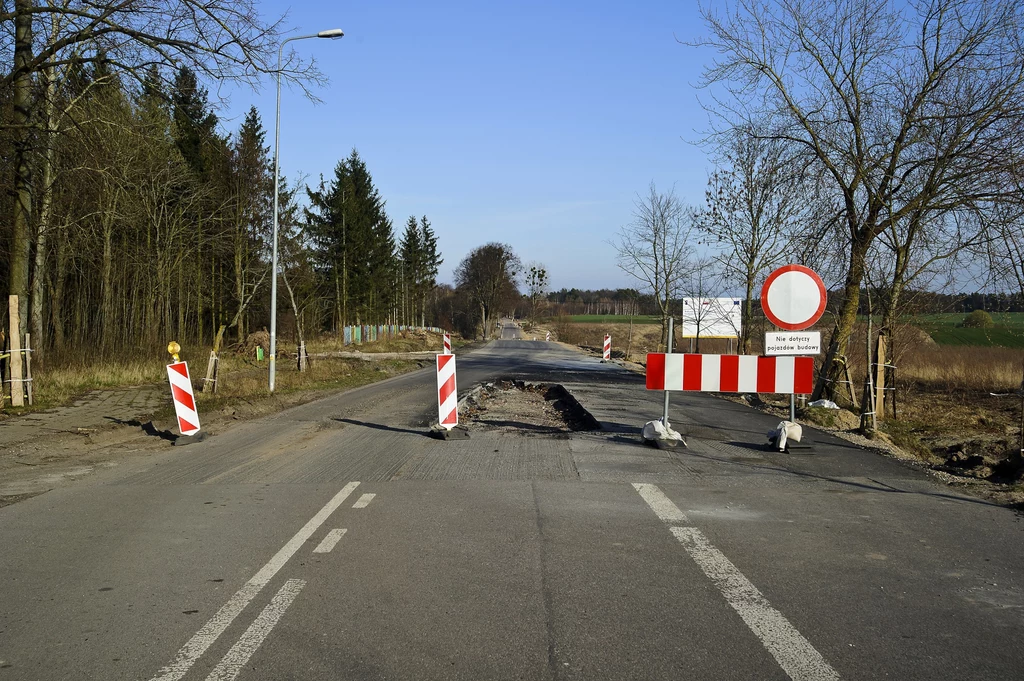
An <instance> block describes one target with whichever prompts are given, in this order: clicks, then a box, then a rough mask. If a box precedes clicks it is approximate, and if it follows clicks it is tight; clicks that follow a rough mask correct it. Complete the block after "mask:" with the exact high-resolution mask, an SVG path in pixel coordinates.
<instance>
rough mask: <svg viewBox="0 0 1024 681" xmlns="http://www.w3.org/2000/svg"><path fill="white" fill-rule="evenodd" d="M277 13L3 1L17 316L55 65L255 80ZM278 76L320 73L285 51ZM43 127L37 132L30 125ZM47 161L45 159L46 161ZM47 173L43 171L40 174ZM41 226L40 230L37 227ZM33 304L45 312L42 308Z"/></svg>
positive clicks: (276, 27) (157, 0)
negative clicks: (185, 70) (158, 69)
mask: <svg viewBox="0 0 1024 681" xmlns="http://www.w3.org/2000/svg"><path fill="white" fill-rule="evenodd" d="M282 22H283V17H282V18H280V19H277V20H275V21H271V22H266V21H264V20H263V19H262V17H261V16H260V12H259V9H258V3H257V0H154V1H153V2H138V1H137V0H111V1H109V2H93V1H91V0H39V1H37V0H13V1H12V2H10V3H8V2H3V3H2V4H0V25H2V26H3V30H2V31H0V61H2V62H6V63H8V64H10V68H9V69H0V73H3V75H2V76H0V89H3V90H7V89H10V90H11V92H12V97H11V100H12V105H13V116H12V118H11V120H10V122H9V123H4V124H3V125H5V126H6V127H9V128H10V129H11V130H12V132H13V157H14V158H13V166H14V187H13V192H12V193H13V196H14V201H13V202H12V205H13V213H12V248H11V257H10V277H9V288H10V293H11V294H15V295H18V296H19V297H20V300H19V302H20V304H21V307H22V310H21V319H22V320H23V322H22V323H24V324H26V325H27V324H28V322H29V314H28V310H29V290H30V282H29V271H30V255H31V251H32V245H33V244H32V241H33V229H32V225H33V219H32V209H33V207H34V206H35V205H36V196H37V195H38V194H39V193H40V189H39V182H38V180H37V178H35V177H34V176H33V170H34V168H33V165H34V164H33V162H32V161H33V159H32V157H33V155H34V154H35V153H36V149H35V146H36V145H37V144H38V140H39V139H40V138H42V139H44V140H48V138H49V136H50V134H51V132H52V128H53V126H54V124H55V120H56V117H55V116H54V115H53V113H52V111H50V112H48V111H47V109H46V107H47V105H48V104H47V102H49V101H50V100H49V99H48V98H47V97H45V96H43V97H39V96H36V95H35V92H36V91H37V90H39V89H40V88H39V83H38V82H37V81H38V80H42V81H43V88H42V90H43V91H44V92H45V91H46V90H47V87H48V83H49V82H52V81H53V80H54V77H55V76H54V74H55V72H56V71H64V70H66V69H67V67H69V66H71V65H75V66H77V67H81V66H82V65H85V64H103V65H104V67H105V68H107V69H109V70H110V71H111V72H112V73H116V74H121V75H124V76H127V77H129V78H133V79H135V80H136V81H138V82H143V81H144V80H145V77H146V74H147V73H152V72H153V70H152V68H151V67H153V66H154V65H160V66H163V67H166V68H167V69H177V68H178V67H180V66H183V65H184V66H188V67H190V68H191V69H192V70H193V71H195V72H196V73H199V74H202V75H203V76H205V77H207V78H209V79H213V80H218V81H230V82H236V83H243V84H249V85H252V86H254V87H255V86H258V84H259V79H260V77H261V76H262V75H263V74H268V73H271V72H275V71H276V60H275V57H276V52H277V47H278V45H279V43H280V41H281V38H282ZM282 76H283V77H284V78H285V79H286V80H288V81H290V82H294V83H298V84H299V85H300V86H303V87H304V86H305V84H307V83H317V82H321V81H322V80H323V79H322V76H321V75H320V73H319V71H317V69H316V68H315V66H314V65H313V64H312V63H311V62H310V63H308V64H307V63H302V62H298V61H297V60H294V59H292V58H290V59H289V62H288V66H287V67H286V68H285V69H284V70H283V72H282ZM40 130H41V131H43V133H44V134H43V135H39V134H34V133H37V132H39V131H40ZM45 167H48V165H46V166H44V168H45ZM45 179H46V178H44V180H45ZM42 234H45V231H44V232H42ZM36 311H37V312H38V313H39V314H42V311H41V308H39V307H36Z"/></svg>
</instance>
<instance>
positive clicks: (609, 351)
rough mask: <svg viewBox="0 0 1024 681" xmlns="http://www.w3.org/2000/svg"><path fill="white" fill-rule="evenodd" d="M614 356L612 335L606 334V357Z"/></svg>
mask: <svg viewBox="0 0 1024 681" xmlns="http://www.w3.org/2000/svg"><path fill="white" fill-rule="evenodd" d="M611 358H612V337H611V336H608V335H605V337H604V359H611Z"/></svg>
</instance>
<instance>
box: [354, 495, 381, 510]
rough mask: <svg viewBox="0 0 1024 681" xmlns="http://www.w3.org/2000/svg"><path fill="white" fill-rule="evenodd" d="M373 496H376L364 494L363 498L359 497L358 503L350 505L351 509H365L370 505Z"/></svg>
mask: <svg viewBox="0 0 1024 681" xmlns="http://www.w3.org/2000/svg"><path fill="white" fill-rule="evenodd" d="M375 496H377V495H376V494H369V493H367V494H364V495H363V496H361V497H359V501H357V502H356V503H354V504H352V508H366V507H367V506H369V505H370V502H371V501H373V498H374V497H375Z"/></svg>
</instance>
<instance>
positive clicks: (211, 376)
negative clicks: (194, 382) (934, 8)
mask: <svg viewBox="0 0 1024 681" xmlns="http://www.w3.org/2000/svg"><path fill="white" fill-rule="evenodd" d="M225 328H227V327H226V326H225V325H224V324H221V325H220V329H218V330H217V335H216V337H214V339H213V350H211V351H210V359H209V361H207V363H206V378H204V379H203V392H204V393H213V394H214V395H216V394H217V377H218V375H219V374H220V357H219V356H218V354H217V353H219V352H220V344H221V342H222V341H223V340H224V329H225Z"/></svg>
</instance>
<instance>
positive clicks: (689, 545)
mask: <svg viewBox="0 0 1024 681" xmlns="http://www.w3.org/2000/svg"><path fill="white" fill-rule="evenodd" d="M633 487H634V488H635V489H636V491H637V492H639V493H640V496H641V497H643V500H644V501H646V502H647V505H648V506H650V507H651V510H652V511H654V513H655V515H657V516H658V518H660V519H661V520H663V521H664V522H666V523H670V524H671V523H685V522H688V520H687V518H686V514H684V513H683V512H682V511H680V510H679V507H678V506H676V505H675V504H674V503H672V500H671V499H669V498H668V497H667V496H665V493H664V492H662V491H661V490H660V489H658V487H657V486H656V485H651V484H646V483H633ZM669 530H671V532H672V534H673V535H675V537H676V539H678V540H679V543H680V544H682V545H683V547H684V548H685V549H686V552H687V553H689V554H690V557H691V558H693V561H694V562H695V563H697V566H698V567H700V569H701V570H703V572H704V574H705V575H707V577H708V578H709V579H710V580H711V581H712V583H713V584H714V585H715V586H716V587H718V590H719V591H721V592H722V595H723V596H725V600H726V602H728V603H729V605H731V606H732V608H733V610H735V611H736V612H737V613H738V614H739V616H740V618H741V619H742V620H743V621H744V623H746V625H747V626H748V627H749V628H750V630H751V631H752V632H754V635H755V636H757V638H758V639H759V640H760V641H761V643H762V644H763V645H764V647H765V648H766V649H767V650H768V652H769V653H771V655H772V657H774V658H775V661H776V662H778V663H779V666H780V667H782V670H783V671H784V672H786V674H787V675H788V676H789V678H790V679H792V680H793V681H838V679H839V674H838V673H837V672H836V670H835V669H833V668H832V667H831V665H829V663H828V662H826V661H825V658H823V657H822V656H821V653H819V652H818V651H817V650H815V649H814V646H812V645H811V644H810V642H809V641H808V640H807V639H806V638H804V637H803V635H801V633H800V632H799V631H797V629H796V627H794V626H793V625H792V624H790V622H789V620H787V619H786V617H785V616H784V615H783V614H782V613H781V612H779V611H778V610H776V609H775V608H773V607H772V604H771V603H769V602H768V599H766V598H765V597H764V595H763V594H762V593H761V592H760V591H758V589H757V587H755V586H754V585H753V584H752V583H751V582H750V580H748V579H747V578H746V577H744V576H743V573H742V572H740V571H739V570H738V569H737V568H736V566H735V565H733V564H732V562H731V561H730V560H729V559H728V558H726V557H725V554H723V553H722V552H721V551H719V550H718V549H716V548H715V547H714V546H712V544H711V542H710V541H708V538H707V537H705V536H704V534H703V533H702V532H701V531H700V530H698V529H697V528H695V527H678V526H673V527H670V528H669Z"/></svg>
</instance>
